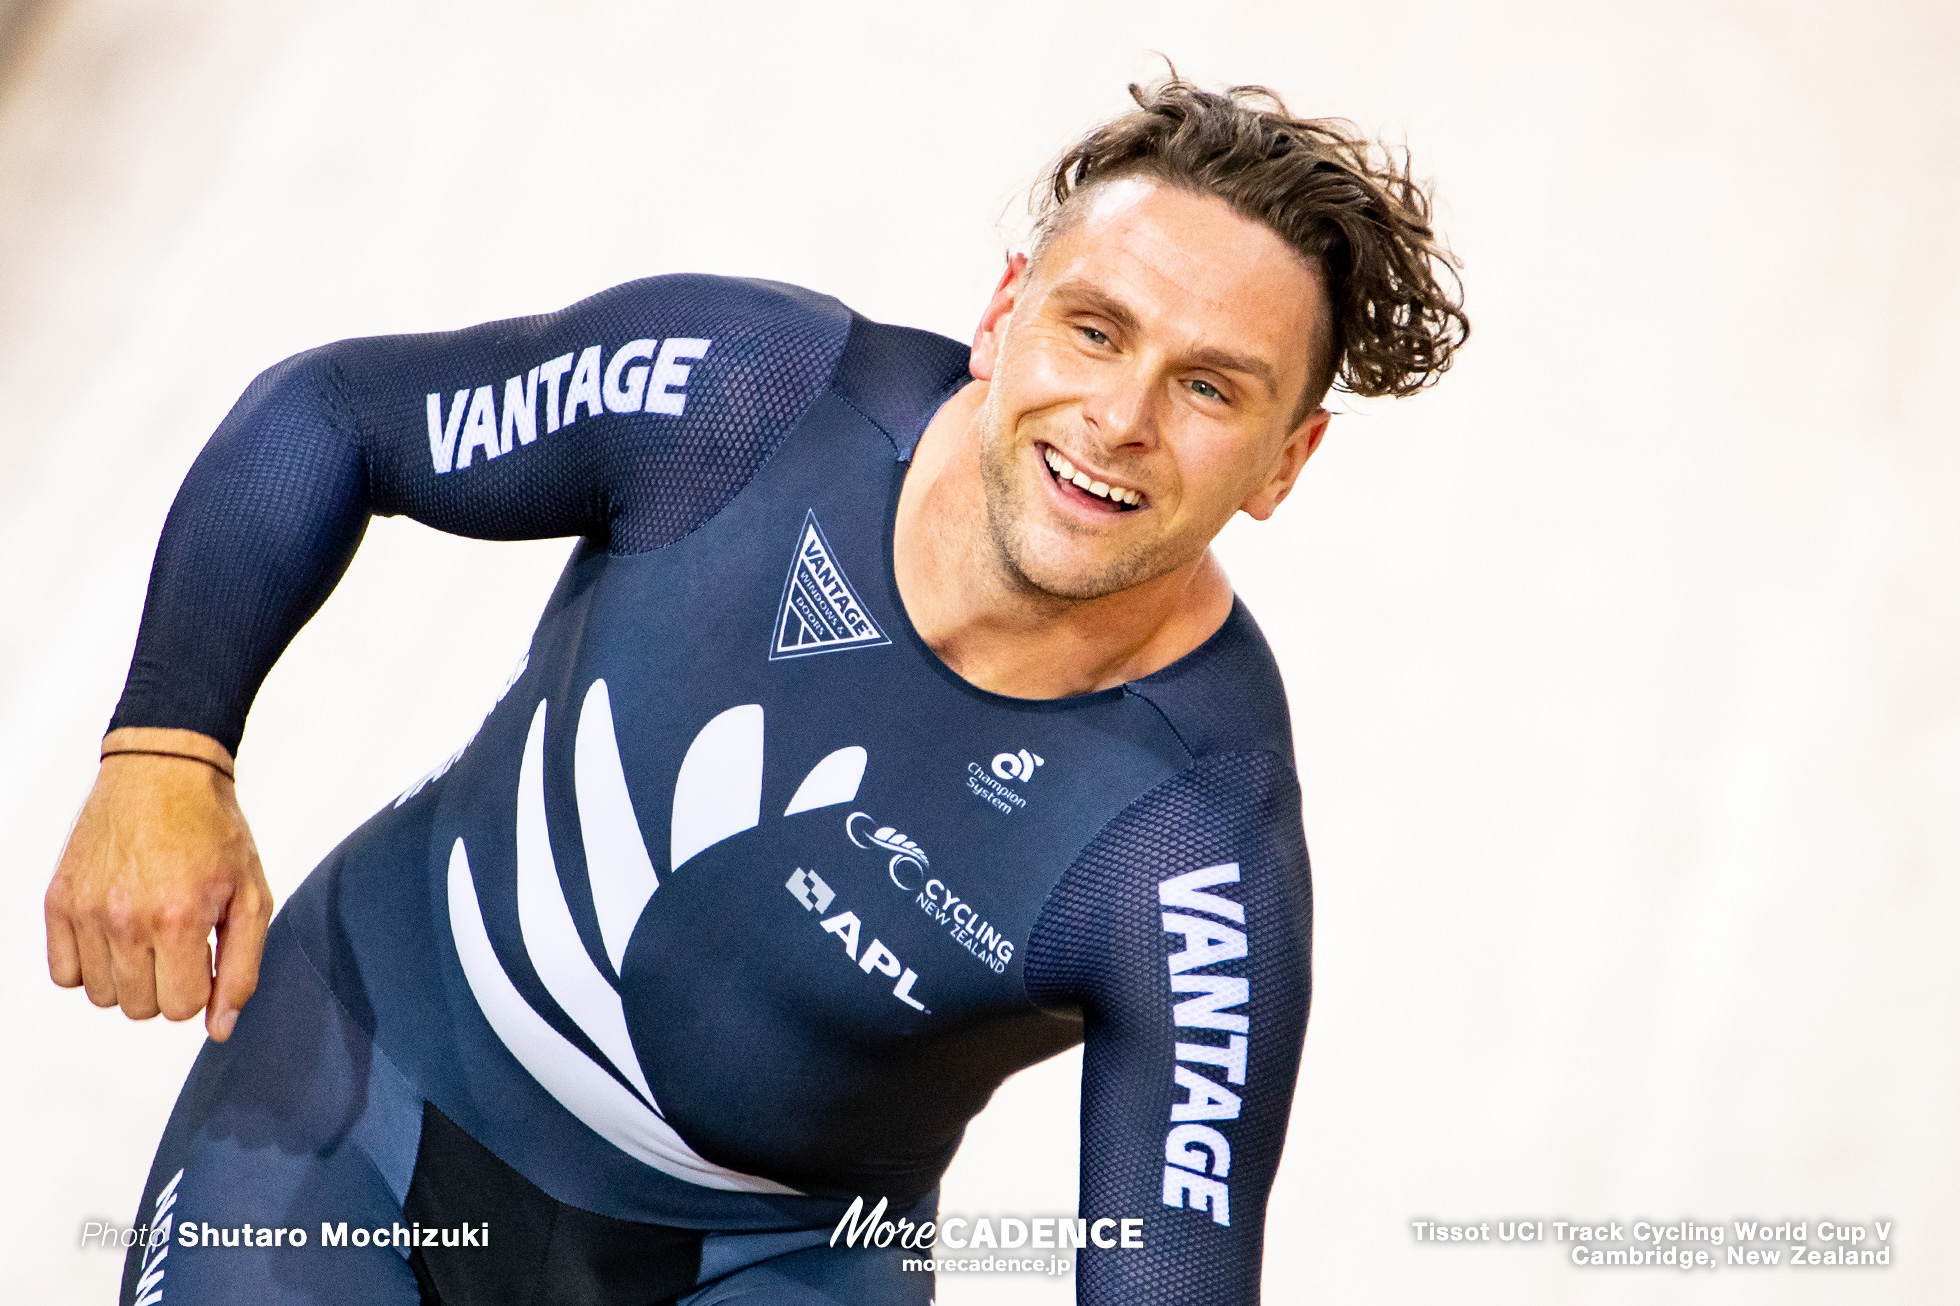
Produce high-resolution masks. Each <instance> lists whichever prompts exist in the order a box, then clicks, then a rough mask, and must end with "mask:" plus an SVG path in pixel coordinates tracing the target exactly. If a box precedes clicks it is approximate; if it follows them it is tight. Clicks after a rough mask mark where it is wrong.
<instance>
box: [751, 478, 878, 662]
mask: <svg viewBox="0 0 1960 1306" xmlns="http://www.w3.org/2000/svg"><path fill="white" fill-rule="evenodd" d="M889 643H891V641H890V640H889V639H887V638H885V632H884V631H882V630H880V629H878V623H877V622H875V621H873V620H872V619H871V614H870V612H868V611H867V610H866V609H865V606H864V601H863V600H862V599H860V598H858V594H857V590H856V589H854V588H852V586H851V582H850V578H849V577H847V576H845V575H844V569H843V568H842V567H841V566H839V565H838V563H837V555H836V554H835V553H834V552H832V550H831V547H830V541H829V540H826V539H825V538H824V535H823V527H821V526H819V525H817V514H816V513H815V512H810V513H807V514H805V516H804V518H803V534H802V535H801V537H799V538H798V540H797V543H796V556H795V557H794V558H793V559H791V561H790V565H789V575H788V577H786V578H785V579H784V581H783V601H782V603H781V604H780V605H779V606H778V607H777V609H776V627H775V634H774V637H773V638H772V640H771V641H770V646H769V660H770V661H771V662H780V661H782V660H783V659H784V658H802V657H809V656H811V655H812V654H815V653H837V652H841V651H843V650H844V649H852V648H876V647H878V646H879V645H881V644H889Z"/></svg>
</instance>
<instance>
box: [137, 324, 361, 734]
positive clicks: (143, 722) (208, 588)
mask: <svg viewBox="0 0 1960 1306" xmlns="http://www.w3.org/2000/svg"><path fill="white" fill-rule="evenodd" d="M352 427H353V421H352V417H351V414H349V413H348V412H347V411H346V410H345V408H344V406H343V405H342V404H341V403H340V401H339V399H338V397H337V396H336V395H335V393H334V391H333V381H332V376H331V366H330V360H329V358H328V356H327V353H326V351H314V352H313V353H310V354H302V355H300V356H298V357H297V358H293V359H289V360H287V361H286V362H284V363H281V364H280V365H279V366H277V367H275V368H272V369H271V370H269V371H268V372H266V373H265V374H264V375H262V376H260V377H259V378H258V379H257V380H256V381H254V382H253V383H252V386H251V387H250V388H249V389H247V391H246V392H245V394H244V396H243V397H242V398H240V400H239V401H238V403H237V404H236V405H235V406H234V407H233V409H232V411H231V413H230V414H229V415H228V416H227V417H226V418H225V420H224V422H223V424H222V425H220V426H219V428H218V431H217V433H216V434H215V435H213V436H212V437H211V440H210V441H209V442H208V443H207V444H206V445H205V448H204V450H203V452H202V453H200V454H199V455H198V458H197V461H196V462H195V463H193V464H192V466H191V470H190V473H189V474H188V475H187V476H186V477H185V478H184V484H183V486H182V487H181V488H180V489H179V491H178V493H177V497H176V500H175V501H174V502H173V503H172V504H171V508H170V513H169V516H168V517H167V518H166V519H165V522H164V529H163V534H162V538H161V539H160V540H159V541H158V544H157V553H156V560H155V562H154V564H153V565H152V568H151V572H150V585H149V591H148V594H147V596H146V598H145V601H144V605H143V621H142V625H141V627H140V628H139V631H138V635H137V641H136V650H135V653H134V655H133V657H132V658H131V660H130V670H129V679H128V681H127V683H126V684H125V686H124V689H123V695H122V699H121V701H120V703H118V705H117V707H116V711H115V715H114V717H113V718H112V719H111V721H110V728H111V730H112V731H113V730H120V729H123V728H127V727H141V728H161V729H175V730H184V731H194V732H196V733H197V734H200V735H204V736H208V737H209V738H211V739H213V740H215V741H216V742H217V743H218V744H219V745H220V746H221V747H222V748H223V749H224V750H225V751H226V752H227V753H229V754H235V753H236V752H237V750H238V743H239V739H240V737H241V736H242V734H243V732H244V727H245V716H246V713H247V712H248V710H249V709H250V707H251V703H252V699H253V698H254V696H255V695H256V694H257V692H258V688H259V685H260V683H261V682H262V681H263V680H264V679H265V675H266V673H267V672H268V671H269V670H271V667H272V664H273V663H274V662H275V661H276V660H277V659H278V657H279V655H280V654H281V653H282V652H283V651H284V650H285V648H286V645H287V644H288V643H290V642H291V640H292V638H293V636H294V635H295V634H297V633H298V631H299V629H300V627H301V626H303V625H304V624H305V623H306V621H307V620H308V619H309V618H311V617H312V615H313V613H314V612H315V611H316V610H317V609H318V608H319V606H320V604H321V603H322V602H324V601H325V599H326V596H327V595H328V593H330V592H331V591H332V589H333V587H334V585H335V584H336V583H337V582H338V581H339V579H340V576H341V574H342V573H343V572H344V571H345V570H346V568H347V564H348V563H349V562H350V561H351V560H352V558H353V555H354V550H355V548H356V547H357V546H358V545H359V543H360V540H361V536H362V534H363V533H364V532H365V531H366V529H367V521H368V489H367V480H368V478H367V468H366V461H365V456H364V451H363V450H362V448H361V446H360V445H359V443H358V441H357V440H356V439H355V437H354V435H353V432H352Z"/></svg>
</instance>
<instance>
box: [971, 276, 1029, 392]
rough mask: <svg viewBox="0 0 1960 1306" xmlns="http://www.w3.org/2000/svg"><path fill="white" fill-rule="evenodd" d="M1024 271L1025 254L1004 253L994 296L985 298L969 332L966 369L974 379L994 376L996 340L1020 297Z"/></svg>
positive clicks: (996, 355)
mask: <svg viewBox="0 0 1960 1306" xmlns="http://www.w3.org/2000/svg"><path fill="white" fill-rule="evenodd" d="M1027 271H1028V256H1027V255H1026V254H1010V255H1008V256H1007V270H1006V271H1005V272H1002V273H1001V274H1000V284H999V285H997V286H995V287H994V297H993V298H992V299H990V300H988V301H987V309H986V311H985V312H983V313H982V314H981V315H980V326H979V328H978V329H977V330H975V331H974V333H973V357H972V359H971V360H970V361H968V363H967V371H969V372H971V373H972V374H973V377H974V379H975V380H978V381H991V380H993V379H994V364H995V363H997V362H998V361H1000V340H1001V337H1002V336H1003V335H1005V334H1006V333H1007V320H1008V319H1009V318H1010V317H1012V316H1013V315H1014V302H1015V301H1016V300H1017V299H1019V298H1020V295H1021V287H1022V286H1023V285H1025V284H1027Z"/></svg>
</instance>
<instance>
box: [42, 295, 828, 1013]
mask: <svg viewBox="0 0 1960 1306" xmlns="http://www.w3.org/2000/svg"><path fill="white" fill-rule="evenodd" d="M848 327H849V319H848V315H847V314H845V313H844V311H843V310H842V309H841V308H839V307H837V306H836V305H834V304H832V303H830V302H828V301H819V300H817V299H816V298H815V297H812V296H807V295H804V294H802V293H801V292H797V291H793V290H791V289H789V288H787V287H771V286H765V285H762V284H760V283H747V282H734V281H725V280H720V279H713V278H705V277H669V278H659V279H656V280H652V281H644V282H636V283H631V284H629V285H626V286H622V287H619V288H617V289H615V290H612V291H608V292H606V293H604V294H602V295H599V296H595V297H594V298H593V299H590V300H587V301H585V302H583V303H581V304H578V305H574V306H573V307H572V308H570V309H567V310H565V311H564V312H562V313H557V314H551V315H548V316H544V317H537V318H526V319H519V320H514V321H509V322H497V323H490V324H487V325H485V326H481V327H474V328H471V329H469V330H467V331H459V332H454V333H448V334H444V335H430V336H398V337H385V338H378V339H371V340H352V341H345V342H342V343H341V344H338V345H330V346H327V347H325V348H323V349H318V350H313V351H311V352H309V353H305V354H301V355H298V356H297V357H295V358H292V359H289V360H287V361H286V362H284V363H281V364H279V365H278V366H276V367H274V368H272V369H270V370H269V371H267V372H266V373H264V374H263V375H261V376H260V377H259V378H258V379H257V380H255V381H254V382H253V383H252V385H251V386H250V387H249V388H248V389H247V390H246V392H245V394H244V396H243V397H242V398H241V399H240V400H239V401H238V404H237V405H236V406H235V407H234V408H233V409H232V411H231V413H230V414H229V415H228V416H227V417H226V418H225V420H224V422H223V424H221V425H220V426H219V428H218V431H217V433H216V434H215V435H213V436H212V438H211V440H210V442H209V443H208V444H207V445H206V446H205V449H204V451H203V452H202V453H201V454H199V456H198V458H197V460H196V462H195V463H194V464H193V465H192V467H191V471H190V474H189V475H188V476H187V477H186V478H185V481H184V485H183V488H182V489H181V490H180V491H179V492H178V496H177V499H176V501H175V502H174V503H173V504H172V506H171V509H170V513H169V516H168V518H167V519H166V521H165V524H164V531H163V537H162V540H161V541H160V542H159V544H158V548H157V557H156V562H155V565H154V567H153V569H152V572H151V577H150V587H149V592H148V596H147V598H146V600H145V603H144V610H143V621H142V625H141V627H140V630H139V633H138V637H137V646H136V652H135V656H134V658H133V659H132V662H131V666H130V674H129V679H128V682H127V684H126V685H125V688H124V691H123V696H122V700H121V702H120V703H119V704H118V705H117V708H116V712H115V716H114V718H113V719H112V721H111V722H110V733H109V735H108V737H107V738H106V739H105V740H104V751H105V754H115V755H113V756H107V757H106V758H105V761H104V764H103V770H102V772H101V773H100V774H99V775H98V777H97V782H96V786H95V789H94V790H93V791H92V792H91V794H90V797H89V800H88V802H87V803H86V804H85V805H84V807H83V811H82V815H81V817H80V818H79V819H78V821H77V823H76V827H75V831H74V833H73V834H72V835H71V836H70V839H69V843H68V846H67V847H66V849H64V851H63V854H62V859H61V862H60V865H59V866H58V867H57V869H56V872H55V876H54V880H53V883H52V884H51V885H50V886H49V890H48V895H47V900H46V911H47V924H48V957H49V970H50V972H51V974H52V975H53V977H54V979H55V982H56V983H58V984H62V985H64V986H66V987H74V986H76V985H78V984H79V985H82V986H84V987H86V989H87V991H88V993H89V996H90V998H91V1000H93V1001H94V1002H96V1003H97V1004H98V1005H101V1006H111V1005H121V1006H122V1007H123V1009H124V1010H125V1011H126V1012H127V1013H128V1014H129V1015H130V1016H131V1017H132V1018H139V1019H140V1018H144V1017H147V1016H150V1015H154V1014H156V1013H157V1012H158V1011H159V1010H161V1011H162V1012H163V1013H164V1014H166V1015H169V1016H171V1018H173V1019H183V1018H186V1017H188V1016H189V1015H191V1014H193V1013H194V1012H195V1011H197V1010H198V1009H200V1008H202V1009H205V1010H206V1025H207V1028H208V1029H209V1030H210V1033H211V1035H212V1037H213V1038H216V1039H223V1038H225V1037H227V1036H228V1035H229V1033H230V1029H231V1025H232V1022H233V1020H234V1019H235V1017H236V1013H237V1011H238V1009H239V1007H240V1006H242V1005H243V1003H244V1001H245V999H246V998H247V997H249V996H250V994H251V991H252V989H253V987H254V986H255V985H256V977H257V970H258V950H259V946H260V944H261V943H262V941H263V938H264V933H265V927H266V924H267V922H269V920H270V916H271V906H270V894H269V892H268V891H267V890H266V887H265V880H264V875H263V872H262V871H261V869H260V867H259V863H258V856H257V853H256V851H255V850H254V849H253V848H252V843H251V835H250V831H249V829H247V828H246V826H245V822H244V818H243V816H242V814H240V813H239V812H238V808H237V803H236V800H235V798H234V797H233V795H232V792H231V787H230V784H231V782H230V778H229V774H228V773H229V768H230V763H231V759H232V756H233V754H234V753H235V752H236V751H237V747H238V743H239V740H240V738H241V736H242V735H243V732H244V725H245V717H246V714H247V712H248V710H249V709H250V706H251V702H252V699H253V698H254V697H255V696H256V694H257V692H258V688H259V685H260V683H261V682H262V681H263V680H264V678H265V676H266V674H267V673H268V672H269V671H270V670H271V667H272V664H273V662H274V661H276V660H277V658H278V657H279V655H280V653H282V652H283V651H284V649H285V647H286V645H287V644H288V643H289V642H290V641H291V640H292V638H293V636H294V635H296V634H297V633H298V631H299V629H300V627H301V626H303V625H304V624H305V623H306V622H307V620H309V619H310V618H311V617H312V615H313V613H314V612H315V611H317V610H318V608H319V606H320V604H321V603H323V602H324V601H325V600H326V597H327V595H328V594H329V593H330V592H331V591H332V589H333V587H334V585H335V584H336V583H338V581H339V579H340V577H341V575H342V574H343V573H344V572H345V571H346V569H347V565H348V563H349V562H350V561H351V560H352V558H353V555H354V550H355V548H356V547H357V546H358V545H359V543H360V540H361V536H362V534H363V533H364V532H365V531H366V528H367V522H368V519H369V517H370V516H371V515H373V514H375V513H380V514H383V515H394V514H401V515H406V516H409V517H413V518H415V519H416V520H418V521H421V522H424V523H427V524H429V525H431V526H435V527H437V528H438V529H441V530H445V531H449V532H451V533H454V534H460V535H468V536H473V537H476V538H480V539H543V538H552V537H557V536H566V535H580V536H584V537H586V538H588V539H590V540H592V541H593V542H594V543H596V544H598V545H600V546H602V547H606V548H609V549H611V550H612V551H614V552H622V553H624V552H638V551H642V550H645V549H651V548H656V547H659V546H660V545H661V544H664V543H667V542H669V541H670V540H672V539H676V538H678V537H679V536H680V535H683V534H686V533H687V532H688V531H690V530H692V529H694V527H696V526H698V525H700V524H701V523H702V522H704V521H706V520H707V519H708V518H709V517H711V516H713V515H714V513H715V512H717V511H719V510H720V508H721V507H722V506H723V505H724V504H725V503H726V502H727V501H728V500H729V499H730V498H732V497H733V496H734V494H735V493H736V492H737V491H738V490H739V489H740V488H741V486H742V485H743V484H744V483H746V481H747V479H748V477H749V476H750V475H751V474H752V473H753V472H754V470H755V468H756V467H757V466H759V465H760V463H761V462H762V460H763V459H764V458H766V457H767V455H768V453H769V452H770V451H771V450H773V448H774V446H775V443H776V442H777V441H779V440H780V439H781V437H782V436H783V435H784V434H786V433H787V431H788V430H789V428H790V427H791V426H792V425H793V424H794V422H795V419H796V418H797V416H798V415H800V413H801V411H802V410H803V408H804V407H805V406H807V404H808V403H809V401H810V400H811V399H813V398H814V397H815V396H816V394H817V393H819V392H820V391H821V390H822V388H823V386H824V385H825V383H826V382H827V381H828V378H829V375H830V372H831V370H832V368H833V367H834V365H835V363H836V360H837V358H838V356H839V354H840V353H841V351H842V348H843V345H844V339H845V335H846V332H847V331H848ZM123 749H132V750H140V751H129V752H122V751H120V750H123ZM200 759H201V760H200ZM214 929H215V930H216V931H217V935H218V943H219V948H218V955H217V973H216V977H215V978H216V986H215V989H214V988H213V973H212V959H211V953H210V950H209V947H208V946H207V943H206V940H207V938H208V937H209V936H210V934H211V932H212V930H214Z"/></svg>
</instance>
